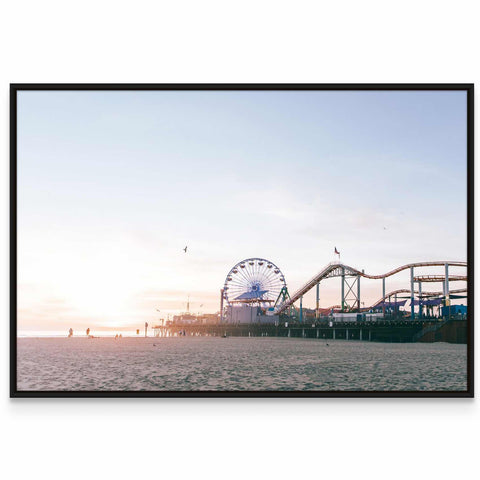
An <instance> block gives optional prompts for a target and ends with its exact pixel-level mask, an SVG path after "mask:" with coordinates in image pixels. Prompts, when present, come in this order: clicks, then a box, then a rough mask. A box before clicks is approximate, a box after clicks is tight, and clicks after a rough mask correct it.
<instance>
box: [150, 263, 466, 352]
mask: <svg viewBox="0 0 480 480" xmlns="http://www.w3.org/2000/svg"><path fill="white" fill-rule="evenodd" d="M433 267H434V268H435V272H433V273H432V274H429V275H425V274H424V273H422V274H420V273H419V272H418V270H419V269H421V270H422V272H424V271H425V270H431V269H432V268H433ZM451 267H462V268H460V269H458V268H456V270H462V274H461V275H459V274H458V273H455V274H452V273H450V268H451ZM403 271H409V282H408V284H407V285H405V287H406V288H402V289H397V290H393V291H387V287H386V284H387V279H389V278H390V277H394V276H395V275H397V274H398V273H400V272H403ZM439 271H441V272H442V273H441V274H439V273H438V272H439ZM334 277H339V278H340V282H339V283H340V292H339V293H340V304H339V305H333V306H330V307H327V308H320V292H321V283H322V282H323V281H324V280H326V279H331V278H334ZM362 278H365V279H372V280H377V281H379V282H381V289H382V290H381V291H382V294H381V297H380V298H379V299H378V300H377V301H376V302H375V303H373V304H372V305H369V306H367V307H365V305H364V303H363V302H362V301H361V299H362V296H361V280H362ZM467 281H468V279H467V263H466V262H461V261H434V262H416V263H409V264H406V265H402V266H400V267H398V268H395V269H393V270H391V271H389V272H387V273H384V274H381V275H371V274H367V273H365V271H364V270H358V269H356V268H353V267H351V266H349V265H346V264H344V263H341V262H340V261H336V262H331V263H329V264H328V265H326V266H325V267H324V268H323V269H322V270H320V271H319V273H317V274H316V275H315V276H313V277H312V278H311V279H310V280H308V281H307V282H306V283H305V284H304V285H303V286H302V287H300V288H299V289H298V290H296V291H295V292H292V293H290V292H289V290H288V287H287V283H286V281H285V275H284V274H283V273H282V271H281V270H280V268H278V267H277V265H275V264H274V263H273V262H271V261H269V260H266V259H263V258H248V259H246V260H242V261H241V262H238V263H237V264H236V265H235V266H234V267H233V268H231V270H230V271H229V273H228V274H227V277H226V279H225V283H224V286H223V288H222V289H221V290H220V310H219V312H218V313H217V314H211V315H208V316H203V317H196V316H194V315H191V314H190V313H189V312H187V313H186V314H183V315H178V316H175V317H174V318H173V320H172V321H167V322H165V321H164V320H161V321H160V324H158V325H155V326H154V327H153V328H154V332H155V335H156V336H185V335H193V336H205V335H207V336H219V337H229V336H247V337H248V336H254V337H257V336H281V337H300V338H312V339H330V340H340V339H341V340H357V341H382V342H437V341H441V342H450V343H466V342H467V330H468V329H467V322H468V314H467V305H466V299H467ZM452 282H459V283H460V285H464V286H462V287H461V288H452V289H451V288H450V284H451V283H452ZM432 284H433V285H432ZM430 285H432V287H430ZM428 287H429V288H428ZM313 289H314V290H315V308H314V309H307V308H304V307H303V297H304V295H305V294H307V293H308V292H310V291H311V290H313ZM462 299H465V301H464V302H462V303H461V304H459V303H458V302H460V301H462ZM452 301H454V302H455V304H453V303H452ZM407 303H408V308H407ZM187 310H188V309H187Z"/></svg>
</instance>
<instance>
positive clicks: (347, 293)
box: [275, 261, 467, 318]
mask: <svg viewBox="0 0 480 480" xmlns="http://www.w3.org/2000/svg"><path fill="white" fill-rule="evenodd" d="M421 267H444V269H445V275H422V276H418V275H417V276H415V274H414V272H415V268H421ZM449 267H467V262H460V261H434V262H416V263H408V264H406V265H402V266H400V267H398V268H395V269H394V270H391V271H389V272H387V273H384V274H381V275H369V274H366V273H365V272H364V271H363V270H362V271H360V270H358V269H356V268H353V267H351V266H349V265H345V264H344V263H341V262H331V263H329V264H328V265H327V266H325V267H324V268H323V269H322V270H321V271H320V272H319V273H317V274H316V275H315V276H313V277H312V278H311V279H310V280H309V281H308V282H306V283H305V284H304V285H303V286H302V287H301V288H299V289H298V290H297V291H296V292H294V293H293V294H292V295H290V294H289V293H288V291H287V290H286V289H285V290H283V291H282V292H281V293H280V295H279V297H278V299H277V302H276V304H275V313H276V314H281V313H282V312H285V311H286V310H287V309H289V308H290V307H292V306H293V305H294V303H295V302H297V301H298V300H300V305H301V303H302V298H303V296H304V295H305V294H306V293H307V292H309V291H310V290H311V289H312V288H314V287H316V288H317V303H316V311H317V312H318V310H319V285H320V282H321V281H322V280H325V279H327V278H333V277H341V278H342V284H341V288H342V302H341V309H342V311H343V310H345V309H351V308H356V309H357V311H359V310H360V278H362V277H363V278H368V279H375V280H382V283H383V294H382V298H381V299H380V300H379V301H378V302H376V303H375V304H374V305H373V307H375V306H378V305H380V304H381V303H382V302H383V304H384V305H385V300H386V299H387V298H390V297H392V296H394V295H396V294H399V293H408V294H410V299H411V304H412V308H411V315H412V318H414V308H413V305H415V300H414V298H415V295H418V296H419V298H423V297H432V296H439V295H443V296H444V297H445V298H446V299H447V301H448V302H449V297H450V294H456V293H463V292H466V291H467V289H466V288H463V289H457V290H450V288H449V282H451V281H466V280H467V276H466V275H449V273H448V269H449ZM403 270H410V289H401V290H396V291H393V292H389V293H388V294H386V292H385V279H386V278H388V277H391V276H392V275H395V274H397V273H399V272H401V271H403ZM424 282H441V283H442V284H443V291H441V292H422V283H424ZM415 284H418V289H417V290H415V288H414V286H415ZM355 287H356V288H355ZM419 308H420V307H419Z"/></svg>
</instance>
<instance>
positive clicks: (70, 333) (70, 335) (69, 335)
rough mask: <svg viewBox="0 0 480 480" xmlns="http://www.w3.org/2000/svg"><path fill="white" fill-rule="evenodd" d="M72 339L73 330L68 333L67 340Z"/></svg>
mask: <svg viewBox="0 0 480 480" xmlns="http://www.w3.org/2000/svg"><path fill="white" fill-rule="evenodd" d="M70 337H73V328H71V329H70V330H69V331H68V338H70Z"/></svg>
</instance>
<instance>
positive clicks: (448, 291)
mask: <svg viewBox="0 0 480 480" xmlns="http://www.w3.org/2000/svg"><path fill="white" fill-rule="evenodd" d="M445 305H446V306H449V305H450V286H449V284H448V263H446V264H445Z"/></svg>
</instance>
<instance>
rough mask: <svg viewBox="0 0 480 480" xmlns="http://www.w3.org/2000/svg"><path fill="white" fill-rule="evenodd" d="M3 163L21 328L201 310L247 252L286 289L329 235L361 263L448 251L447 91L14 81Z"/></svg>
mask: <svg viewBox="0 0 480 480" xmlns="http://www.w3.org/2000/svg"><path fill="white" fill-rule="evenodd" d="M18 172H19V174H18V181H19V194H18V197H19V247H20V248H19V278H20V287H21V290H20V308H21V311H20V313H21V315H20V320H22V318H24V320H25V326H27V325H28V326H29V328H30V326H31V325H33V324H35V323H37V324H40V323H41V322H45V321H46V319H47V318H50V317H51V316H52V315H55V312H58V311H61V312H62V314H61V315H60V316H61V317H62V319H63V318H65V319H66V320H65V321H66V322H67V323H68V321H70V322H72V321H73V320H74V319H76V320H78V322H79V324H80V323H82V322H83V320H84V319H85V318H86V317H88V318H95V319H99V320H98V322H104V323H105V324H106V325H107V324H111V325H113V324H114V323H115V322H117V323H122V322H123V324H127V323H128V321H129V319H130V320H132V319H133V320H135V321H136V319H137V318H138V319H140V321H143V320H144V319H146V318H148V316H149V315H150V316H151V315H152V312H154V307H155V306H156V305H159V306H160V308H161V309H162V310H163V311H165V312H167V311H168V312H170V313H173V312H174V311H176V310H181V309H182V306H183V303H184V302H185V301H186V296H187V294H191V296H192V303H193V304H195V302H197V305H199V304H200V303H203V304H204V305H205V307H204V308H203V310H209V311H214V310H216V309H218V301H217V300H218V290H219V289H220V287H221V286H222V284H223V281H224V277H225V275H226V274H227V273H228V271H229V269H230V267H231V266H232V265H233V264H235V263H236V262H237V261H239V260H242V259H243V258H247V257H250V256H261V257H265V258H269V259H271V260H272V261H274V262H275V263H276V264H277V265H279V266H280V268H281V269H282V270H283V272H284V274H285V277H286V280H287V283H288V284H289V287H290V289H291V290H295V289H296V288H297V287H299V286H300V284H301V283H303V282H304V281H305V280H307V278H309V277H310V276H312V275H313V274H314V273H316V272H317V271H318V270H319V269H320V268H321V267H323V266H324V264H325V263H327V262H329V261H331V260H332V259H333V256H332V252H333V248H334V247H335V246H336V247H337V248H338V249H339V250H340V251H341V252H342V260H344V261H345V262H346V263H348V264H351V265H352V266H354V267H358V268H364V269H365V271H367V272H371V273H381V272H384V271H385V270H388V269H391V268H394V267H396V266H398V265H400V264H403V263H408V262H411V261H417V260H437V259H440V260H443V259H456V260H465V259H466V93H465V92H447V91H445V92H421V91H418V92H414V91H410V92H408V91H405V92H359V91H357V92H340V91H339V92H331V91H330V92H327V91H325V92H288V91H283V92H266V91H261V92H260V91H259V92H246V91H244V92H241V91H238V92H221V91H216V92H205V91H204V92H193V91H191V92H185V91H177V92H173V91H170V92H161V91H160V92H146V91H145V92H101V91H99V92H46V91H45V92H42V91H38V92H35V91H30V92H20V93H19V96H18ZM384 227H386V229H385V228H384ZM187 244H188V245H189V249H190V250H189V253H188V254H187V255H183V254H182V253H183V252H182V251H181V249H182V248H183V247H184V246H185V245H187ZM397 283H399V284H401V283H402V282H401V279H399V280H398V281H397V280H392V287H393V286H394V285H396V284H397ZM325 285H326V286H325V291H324V294H323V299H324V302H322V303H323V305H322V306H328V305H329V304H332V303H338V302H337V301H336V300H335V299H336V298H337V297H338V288H335V285H333V284H332V285H331V286H330V287H328V285H327V284H325ZM402 285H403V284H402ZM402 285H400V288H401V287H402ZM379 288H380V287H379V286H378V285H376V284H372V286H371V287H368V286H367V287H366V289H365V295H366V298H365V301H366V302H368V300H372V301H373V300H375V299H377V298H378V297H379V295H378V293H379ZM22 292H23V293H22ZM92 297H94V298H95V300H94V301H90V300H89V301H87V300H85V299H86V298H88V299H91V298H92ZM369 297H371V298H369ZM306 301H307V303H308V301H310V300H309V299H308V298H307V299H306ZM46 305H49V307H48V308H47V307H46ZM86 305H88V309H87V308H86ZM307 306H308V305H307ZM194 308H195V307H194ZM39 312H41V313H39ZM42 312H43V313H42ZM22 315H23V317H22ZM62 321H63V320H62ZM99 324H100V323H99Z"/></svg>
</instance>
